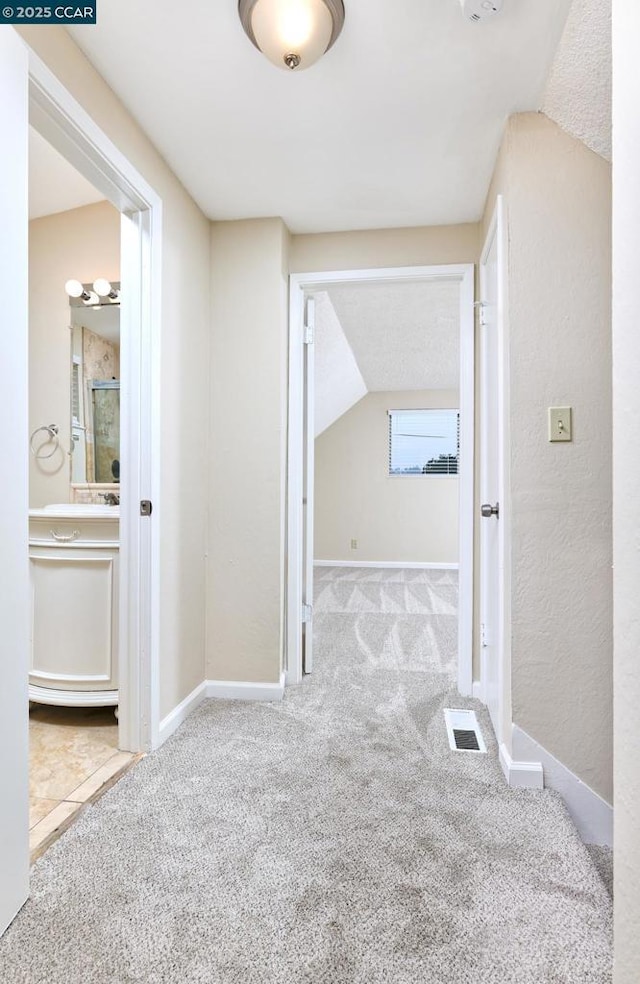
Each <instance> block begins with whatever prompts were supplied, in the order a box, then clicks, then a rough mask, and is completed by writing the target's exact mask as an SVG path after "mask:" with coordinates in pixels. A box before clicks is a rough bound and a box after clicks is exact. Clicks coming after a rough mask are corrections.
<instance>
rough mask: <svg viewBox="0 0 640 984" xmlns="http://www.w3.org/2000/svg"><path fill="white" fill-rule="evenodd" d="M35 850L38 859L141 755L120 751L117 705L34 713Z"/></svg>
mask: <svg viewBox="0 0 640 984" xmlns="http://www.w3.org/2000/svg"><path fill="white" fill-rule="evenodd" d="M29 744H30V749H29V846H30V850H31V859H32V861H33V860H35V859H36V858H37V857H39V856H40V855H41V854H42V853H43V852H44V851H45V850H46V848H47V847H48V846H49V844H50V843H51V842H52V841H53V840H55V838H56V836H59V834H60V833H62V831H63V830H64V829H65V828H66V827H67V826H68V824H69V822H70V821H71V818H72V817H73V816H74V815H75V814H76V813H77V812H78V811H79V810H80V809H81V807H82V805H83V804H84V803H87V802H88V801H89V800H90V799H92V798H93V797H95V796H96V794H98V793H99V792H100V790H101V789H102V788H103V787H106V785H107V784H111V782H112V780H113V779H114V777H115V776H117V775H118V773H119V772H121V771H124V770H125V769H126V768H127V767H128V766H129V765H130V764H131V763H132V762H133V761H134V759H136V757H137V756H135V755H132V754H131V753H129V752H119V751H118V723H117V721H116V719H115V716H114V713H113V708H112V707H50V706H46V705H44V704H34V705H32V707H31V710H30V711H29Z"/></svg>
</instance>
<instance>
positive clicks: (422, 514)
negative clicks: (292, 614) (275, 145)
mask: <svg viewBox="0 0 640 984" xmlns="http://www.w3.org/2000/svg"><path fill="white" fill-rule="evenodd" d="M314 297H315V331H314V349H315V359H314V363H315V368H314V375H315V379H314V391H315V399H314V403H315V414H314V419H315V426H314V432H315V442H314V443H315V467H314V490H313V492H314V495H313V498H314V537H313V541H314V566H315V584H314V593H313V623H312V624H313V633H314V636H313V646H312V652H313V660H314V667H315V669H316V670H318V669H320V662H321V660H322V658H323V657H326V658H330V654H331V653H333V652H334V651H335V649H336V647H335V646H334V645H333V641H334V636H335V634H336V632H337V631H341V632H344V622H345V619H344V618H343V617H342V616H354V619H353V620H352V621H353V622H354V627H355V629H356V630H357V631H356V633H355V635H354V639H353V640H352V645H354V646H356V647H357V648H358V649H359V651H360V656H361V659H362V660H366V659H368V658H374V659H375V660H376V662H377V663H379V662H380V661H381V660H385V659H386V660H387V661H389V660H394V659H400V660H402V661H403V662H407V661H410V662H411V663H412V665H415V666H416V667H417V666H418V665H422V664H424V665H425V666H426V661H427V656H428V659H429V667H430V669H431V671H432V672H434V673H435V672H437V673H438V674H439V675H440V677H441V678H442V680H443V681H447V683H449V686H451V687H453V686H455V680H456V672H457V636H458V625H457V619H458V565H459V545H458V539H459V497H460V496H459V458H460V409H459V408H460V387H459V382H460V352H459V349H460V301H459V287H458V284H456V283H452V282H449V281H444V282H437V281H419V280H416V281H410V282H408V283H406V282H405V283H390V284H388V283H376V282H375V281H372V282H369V283H366V282H365V283H356V284H343V285H334V286H329V287H328V288H327V290H326V291H322V292H319V293H318V294H315V295H314ZM347 621H349V620H348V618H347ZM372 629H375V632H376V634H377V636H378V638H379V640H380V641H379V645H378V646H377V647H375V650H374V648H373V647H371V646H370V645H369V644H368V642H367V636H369V635H370V630H372ZM325 636H326V638H325ZM398 639H401V644H400V645H399V644H398V641H397V640H398ZM394 640H395V642H394ZM345 641H346V640H343V646H344V644H345ZM305 642H306V640H305ZM307 652H308V650H307V646H306V645H305V671H308V670H309V666H308V660H307Z"/></svg>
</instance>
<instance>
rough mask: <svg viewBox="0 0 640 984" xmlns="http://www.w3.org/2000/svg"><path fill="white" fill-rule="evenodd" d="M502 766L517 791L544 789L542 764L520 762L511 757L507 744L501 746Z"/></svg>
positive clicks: (507, 778) (509, 781) (506, 776)
mask: <svg viewBox="0 0 640 984" xmlns="http://www.w3.org/2000/svg"><path fill="white" fill-rule="evenodd" d="M500 765H501V767H502V771H503V772H504V777H505V779H506V780H507V782H508V783H509V785H510V786H513V787H514V788H517V789H543V788H544V772H543V769H542V763H541V762H518V761H516V760H515V759H513V758H512V757H511V754H510V752H509V750H508V748H507V746H506V745H505V744H502V745H500Z"/></svg>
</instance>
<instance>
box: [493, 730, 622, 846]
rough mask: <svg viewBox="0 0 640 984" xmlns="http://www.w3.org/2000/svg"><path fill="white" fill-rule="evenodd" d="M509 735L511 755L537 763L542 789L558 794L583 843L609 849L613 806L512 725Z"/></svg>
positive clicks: (611, 843)
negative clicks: (542, 782)
mask: <svg viewBox="0 0 640 984" xmlns="http://www.w3.org/2000/svg"><path fill="white" fill-rule="evenodd" d="M512 734H513V738H512V748H513V754H514V756H515V757H517V758H519V759H524V760H528V759H531V760H536V761H537V762H538V763H540V765H541V766H542V769H543V770H544V784H545V786H546V787H547V788H548V789H555V790H556V792H558V793H560V795H561V796H562V798H563V800H564V801H565V804H566V806H567V809H568V811H569V813H570V814H571V817H572V819H573V822H574V823H575V825H576V827H577V828H578V831H579V833H580V836H581V837H582V840H583V841H584V842H585V844H606V845H607V846H609V847H611V846H612V845H613V807H612V806H611V805H610V804H609V803H607V801H606V800H604V799H603V798H602V797H601V796H599V795H598V793H596V792H595V791H594V790H593V789H591V788H590V787H589V786H587V784H586V783H585V782H583V781H582V780H581V779H579V778H578V776H576V775H575V774H574V773H573V772H571V770H570V769H568V768H567V766H566V765H563V764H562V762H559V761H558V759H557V758H555V757H554V756H553V755H552V754H551V753H550V752H548V751H547V750H546V748H543V747H542V745H539V744H538V742H537V741H535V739H534V738H531V736H530V735H528V734H527V733H526V731H523V730H522V728H519V727H518V726H517V725H515V724H514V725H513V732H512Z"/></svg>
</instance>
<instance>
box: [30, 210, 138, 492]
mask: <svg viewBox="0 0 640 984" xmlns="http://www.w3.org/2000/svg"><path fill="white" fill-rule="evenodd" d="M98 277H106V278H107V280H119V279H120V213H119V212H118V211H117V210H116V209H115V208H113V206H112V205H110V204H109V203H108V202H99V203H98V204H97V205H86V206H85V207H84V208H74V209H72V210H71V211H69V212H59V213H58V214H57V215H48V216H46V217H45V218H42V219H34V220H33V221H31V222H30V223H29V433H31V432H32V431H33V430H35V428H36V427H41V426H42V425H43V424H53V423H55V424H57V425H58V426H59V428H60V433H59V437H60V449H59V450H58V451H57V452H56V454H55V455H54V456H53V457H52V458H48V459H46V460H36V459H35V458H34V457H33V455H31V456H30V460H29V505H30V506H31V507H32V508H35V507H38V506H46V505H47V504H48V503H52V502H69V501H70V495H69V493H70V484H69V483H70V471H71V466H70V462H69V455H68V451H69V448H70V447H71V402H70V399H71V398H70V381H71V332H70V330H69V325H70V316H69V298H68V297H67V295H66V293H65V289H64V285H65V283H66V282H67V280H70V279H75V280H80V281H81V282H82V283H93V281H94V280H96V279H97V278H98ZM44 436H46V435H44ZM36 440H37V441H38V440H40V438H37V439H36ZM44 453H45V454H46V453H48V449H47V448H45V449H44Z"/></svg>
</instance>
